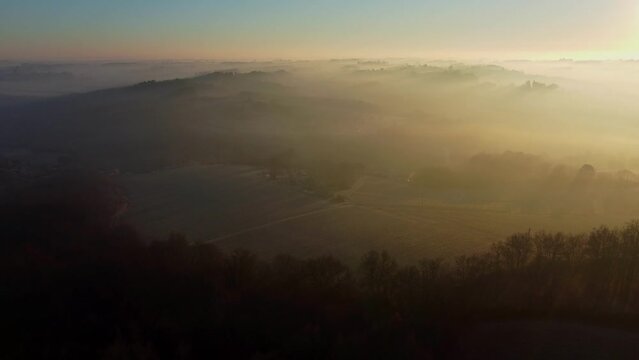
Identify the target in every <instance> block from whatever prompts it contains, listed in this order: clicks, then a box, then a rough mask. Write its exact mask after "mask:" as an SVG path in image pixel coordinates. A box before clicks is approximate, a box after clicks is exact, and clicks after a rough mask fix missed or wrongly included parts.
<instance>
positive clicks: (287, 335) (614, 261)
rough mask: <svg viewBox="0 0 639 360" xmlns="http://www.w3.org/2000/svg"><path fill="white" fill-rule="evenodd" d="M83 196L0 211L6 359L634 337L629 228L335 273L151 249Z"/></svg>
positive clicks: (175, 241)
mask: <svg viewBox="0 0 639 360" xmlns="http://www.w3.org/2000/svg"><path fill="white" fill-rule="evenodd" d="M83 183H85V184H89V183H92V182H91V181H89V180H87V181H86V182H82V181H80V182H79V183H73V184H72V185H68V189H67V188H66V187H65V186H66V185H60V187H59V188H56V190H55V191H56V192H57V194H58V195H55V196H54V195H51V194H49V195H46V196H44V195H42V194H38V193H37V191H35V190H34V189H30V190H29V193H28V194H29V196H22V197H17V198H15V199H13V200H12V201H8V202H5V203H4V204H3V206H2V207H0V216H2V219H3V221H2V222H0V231H1V233H2V234H3V236H2V238H3V242H2V245H1V247H2V248H1V249H0V250H1V251H0V266H1V267H2V269H1V270H2V271H0V291H1V296H0V305H1V306H0V308H1V309H2V312H3V314H2V319H3V321H2V325H1V326H2V328H3V331H2V333H3V334H4V335H3V336H2V337H1V338H2V352H3V354H4V356H6V357H7V358H65V359H69V358H83V359H86V358H101V359H190V358H212V357H221V358H238V359H242V358H246V359H260V358H266V359H271V358H273V359H277V358H311V359H320V358H336V359H340V358H455V357H457V356H459V355H460V351H469V349H460V348H459V343H458V341H459V336H460V334H462V333H463V332H464V331H466V330H467V329H469V328H471V327H472V326H473V325H474V324H478V323H482V322H486V321H498V320H504V319H556V320H579V321H587V322H594V323H605V324H615V325H617V326H619V325H624V326H635V325H636V324H637V322H636V320H637V315H638V314H639V296H638V295H639V285H638V281H637V280H638V277H639V222H637V221H635V222H630V223H628V224H626V225H625V226H623V227H621V228H618V229H613V228H609V227H605V226H602V227H599V228H595V229H593V230H592V231H591V232H589V233H585V234H565V233H548V232H531V231H528V232H523V233H518V234H513V235H512V236H510V237H508V238H507V239H505V240H503V241H500V242H498V243H496V244H494V245H493V246H492V247H491V248H490V249H489V250H488V251H486V252H484V253H481V254H475V255H467V256H460V257H457V258H455V259H449V260H443V259H424V260H423V261H421V262H419V263H417V264H400V263H398V262H397V261H396V260H395V259H393V258H392V257H391V256H390V255H389V254H388V252H385V251H370V252H368V253H366V254H363V256H362V259H361V261H360V263H359V264H358V265H357V266H355V267H349V266H347V265H346V264H344V263H343V262H341V261H340V260H339V259H337V258H335V257H332V256H317V257H314V258H306V259H301V258H296V257H292V256H288V255H280V256H277V257H274V258H273V259H260V258H259V257H258V256H257V255H256V254H254V253H251V252H249V251H246V250H235V251H232V252H228V253H225V252H223V251H221V250H219V249H218V248H217V247H216V246H215V245H214V244H199V243H192V242H189V241H188V239H186V238H185V237H184V236H182V235H180V234H170V235H169V236H168V238H167V239H164V240H162V241H154V242H149V241H148V240H147V239H144V238H142V237H141V236H140V235H138V233H137V232H136V231H135V229H134V228H132V227H131V226H129V225H126V224H121V223H115V222H113V221H111V220H109V221H105V219H108V218H109V217H110V216H112V215H113V214H115V212H116V211H115V210H114V209H117V208H118V206H114V205H113V204H112V202H113V201H116V200H117V199H118V198H117V197H114V196H113V195H112V194H110V193H109V191H102V192H100V191H97V190H96V189H98V188H100V189H103V188H104V187H97V188H94V187H91V186H85V187H83V186H81V184H83ZM64 184H66V183H64ZM63 188H65V189H66V190H64V191H63V190H62V189H63ZM47 189H49V190H47V191H51V187H48V188H47ZM91 189H92V190H93V191H92V192H91V194H92V195H91V198H90V200H91V201H87V197H86V194H87V191H88V190H91ZM65 191H66V192H65ZM60 194H63V195H60ZM80 194H84V195H82V196H80ZM76 196H78V198H75V197H76ZM96 208H99V209H101V210H100V211H98V210H96ZM88 209H92V210H91V211H88Z"/></svg>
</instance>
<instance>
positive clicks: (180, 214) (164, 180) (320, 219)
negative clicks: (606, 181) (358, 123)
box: [119, 165, 629, 262]
mask: <svg viewBox="0 0 639 360" xmlns="http://www.w3.org/2000/svg"><path fill="white" fill-rule="evenodd" d="M119 180H120V183H121V184H122V185H123V186H124V187H125V188H126V189H127V192H128V197H129V199H130V209H129V212H128V214H127V215H126V220H127V221H129V222H131V223H133V224H134V225H136V226H137V227H139V228H140V230H141V232H142V233H143V234H145V235H148V236H150V237H151V238H155V239H163V238H165V237H166V236H167V234H168V233H170V232H171V231H176V232H179V233H183V234H185V235H186V236H187V237H188V238H189V239H190V240H193V241H198V242H199V241H207V242H213V243H216V244H217V245H218V246H220V247H221V248H223V249H226V250H231V249H235V248H245V249H249V250H252V251H255V252H257V253H258V254H260V255H261V256H264V257H272V256H275V255H277V254H280V253H288V254H292V255H296V256H302V257H309V256H316V255H317V254H332V255H335V256H337V257H339V258H342V259H344V260H345V261H348V262H353V261H356V260H357V259H359V257H360V256H361V254H362V253H364V252H365V251H367V250H370V249H388V250H389V251H390V252H391V253H392V255H394V256H396V257H397V258H398V259H400V260H401V261H406V262H412V261H416V260H418V259H420V258H424V257H452V256H457V255H461V254H469V253H474V252H477V251H481V250H483V249H486V248H487V247H488V246H489V245H490V244H491V243H493V242H495V241H497V240H501V239H503V238H505V237H506V236H508V235H509V234H511V233H513V232H517V231H528V229H531V230H532V231H536V230H538V229H544V230H548V231H575V232H576V231H584V230H589V229H590V228H592V227H594V226H597V225H600V224H602V223H606V224H611V225H618V224H621V223H623V222H625V221H627V220H629V219H626V218H623V217H620V216H617V217H615V216H612V215H610V216H605V215H602V214H597V215H595V214H592V215H587V214H563V215H561V216H558V215H555V214H543V213H529V214H528V213H521V212H516V211H512V210H509V209H507V208H504V206H497V205H495V206H482V207H480V206H468V205H463V206H462V205H450V204H442V203H436V202H434V201H432V200H431V199H428V198H426V199H422V198H421V197H420V196H418V195H419V194H418V193H417V192H416V191H415V189H414V188H413V187H411V186H410V185H409V184H407V183H406V182H405V181H402V180H401V179H398V178H386V177H380V176H372V175H371V176H364V177H362V178H360V179H359V180H358V181H357V182H356V183H355V184H354V185H353V187H352V188H351V189H350V190H347V191H345V192H343V194H344V196H345V197H346V198H347V199H348V200H347V201H346V202H344V203H333V202H330V201H327V200H324V199H322V198H319V197H317V196H315V195H313V194H311V193H309V192H305V191H303V190H302V189H301V188H299V187H296V186H293V185H290V184H288V183H287V182H286V181H273V180H269V179H268V178H267V177H266V176H265V174H264V172H263V171H261V170H259V169H256V168H252V167H247V166H226V165H215V166H203V165H197V166H188V167H182V168H176V169H170V170H163V171H156V172H151V173H145V174H128V175H121V176H120V178H119Z"/></svg>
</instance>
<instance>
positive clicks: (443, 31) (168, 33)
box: [0, 0, 639, 60]
mask: <svg viewBox="0 0 639 360" xmlns="http://www.w3.org/2000/svg"><path fill="white" fill-rule="evenodd" d="M638 3H639V2H637V1H635V0H581V1H578V0H552V1H551V0H536V1H530V0H430V1H428V0H421V1H419V0H395V1H388V0H369V1H362V0H354V1H348V2H347V1H337V0H317V1H314V2H305V1H291V0H272V1H266V0H262V1H259V0H235V1H229V0H217V1H204V0H193V1H189V2H188V3H187V2H180V1H165V0H155V1H153V0H129V1H122V0H111V1H79V0H59V1H55V2H53V1H48V0H46V1H45V0H4V1H2V4H1V11H0V58H2V59H33V60H51V59H202V58H217V59H244V60H246V59H271V58H294V59H299V58H302V59H311V58H332V57H375V58H382V57H426V58H491V59H503V58H532V59H550V58H561V57H572V58H594V59H603V58H637V57H639V6H638Z"/></svg>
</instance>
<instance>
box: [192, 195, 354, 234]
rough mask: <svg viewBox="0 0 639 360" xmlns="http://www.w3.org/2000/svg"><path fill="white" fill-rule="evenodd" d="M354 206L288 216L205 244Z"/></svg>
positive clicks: (329, 208)
mask: <svg viewBox="0 0 639 360" xmlns="http://www.w3.org/2000/svg"><path fill="white" fill-rule="evenodd" d="M350 206H352V205H350V204H344V205H337V206H330V207H328V208H324V209H318V210H313V211H309V212H305V213H302V214H298V215H293V216H288V217H285V218H283V219H279V220H274V221H269V222H267V223H265V224H262V225H257V226H253V227H250V228H247V229H244V230H240V231H236V232H233V233H230V234H226V235H222V236H218V237H216V238H213V239H210V240H206V241H204V242H203V243H205V244H206V243H214V242H218V241H222V240H226V239H229V238H233V237H236V236H239V235H243V234H247V233H250V232H253V231H257V230H262V229H266V228H269V227H271V226H273V225H278V224H282V223H285V222H288V221H291V220H297V219H301V218H305V217H308V216H313V215H317V214H321V213H325V212H329V211H335V210H338V209H343V208H346V207H350Z"/></svg>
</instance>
